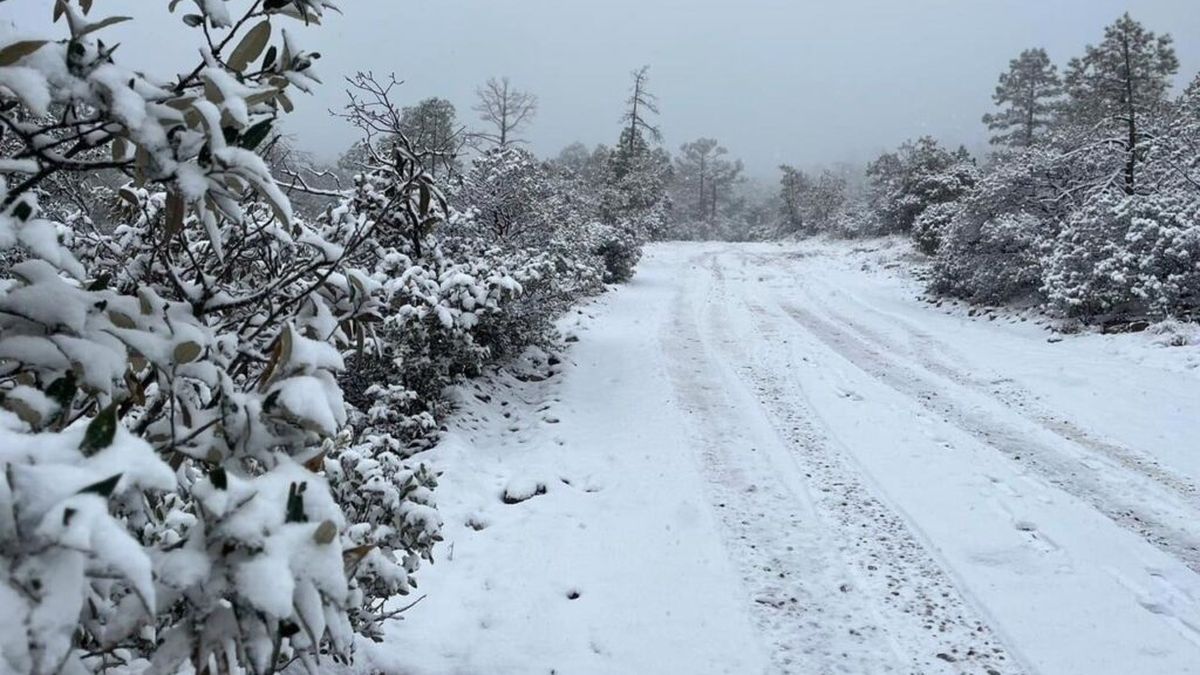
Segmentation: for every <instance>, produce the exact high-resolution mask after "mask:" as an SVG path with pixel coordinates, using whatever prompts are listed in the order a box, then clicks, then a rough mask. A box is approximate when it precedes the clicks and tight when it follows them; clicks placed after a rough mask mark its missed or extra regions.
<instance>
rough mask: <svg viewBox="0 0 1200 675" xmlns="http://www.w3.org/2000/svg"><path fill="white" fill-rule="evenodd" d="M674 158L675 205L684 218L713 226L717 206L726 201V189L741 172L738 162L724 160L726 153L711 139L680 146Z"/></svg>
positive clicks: (726, 151) (699, 139) (727, 152)
mask: <svg viewBox="0 0 1200 675" xmlns="http://www.w3.org/2000/svg"><path fill="white" fill-rule="evenodd" d="M679 152H680V154H679V156H678V157H676V158H675V175H676V186H677V190H678V192H679V198H678V200H677V203H678V204H679V205H680V208H681V209H682V210H683V213H684V215H687V216H690V217H692V218H694V219H696V220H697V221H699V222H706V223H709V224H711V223H713V222H714V221H715V220H716V218H717V211H718V206H719V205H720V204H722V203H725V202H727V201H728V200H729V190H730V188H731V187H733V185H734V184H735V183H737V181H738V179H739V178H740V177H741V173H742V162H741V160H733V161H730V160H728V159H726V158H725V156H726V155H727V154H729V151H728V150H726V149H725V148H724V147H723V146H722V145H721V144H720V142H719V141H717V139H715V138H698V139H696V140H694V141H692V142H691V143H684V144H683V145H682V146H680V148H679Z"/></svg>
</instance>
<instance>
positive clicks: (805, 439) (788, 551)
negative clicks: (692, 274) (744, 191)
mask: <svg viewBox="0 0 1200 675" xmlns="http://www.w3.org/2000/svg"><path fill="white" fill-rule="evenodd" d="M706 258H707V265H704V267H707V270H706V271H707V272H708V274H709V275H711V280H712V281H713V282H714V284H715V287H714V288H713V289H711V291H709V292H708V293H707V302H706V303H705V306H704V311H703V312H697V308H696V307H694V306H693V305H692V304H691V301H690V300H688V299H686V298H685V299H683V300H681V301H680V302H678V303H677V305H676V317H675V320H674V321H673V323H672V324H671V330H672V332H671V334H670V335H669V336H665V341H666V343H667V347H668V353H672V354H675V355H676V358H675V359H673V361H672V363H673V365H672V371H673V372H672V376H673V377H674V378H675V379H676V383H677V387H678V389H679V391H680V395H681V397H684V398H685V400H686V402H687V403H688V404H689V407H691V409H692V411H693V413H694V416H695V418H696V419H697V426H698V427H699V429H698V431H699V434H698V436H699V438H700V440H701V441H702V447H701V455H702V459H703V462H704V465H705V470H706V472H707V473H708V475H709V479H710V484H711V485H712V491H713V497H714V499H715V500H716V503H717V504H718V515H719V516H720V517H721V520H722V521H723V522H724V523H725V525H726V527H727V528H728V531H729V534H730V548H731V552H732V553H733V555H734V557H735V558H736V559H737V561H738V564H739V566H740V569H741V570H742V572H743V577H744V583H745V584H746V586H747V589H748V590H749V591H750V592H751V594H752V596H753V597H754V599H755V601H756V603H757V604H758V606H757V607H755V610H756V611H755V613H756V617H757V620H758V622H759V625H760V627H761V628H762V630H763V631H764V634H766V635H768V636H769V639H770V640H771V642H772V645H773V646H774V647H775V649H776V650H777V651H776V665H777V667H778V668H779V669H780V670H781V671H783V672H795V673H805V674H807V673H835V672H844V673H883V672H893V673H901V672H903V673H913V674H921V675H923V674H925V673H984V674H990V675H995V674H998V673H1010V672H1019V668H1018V667H1017V666H1016V665H1015V664H1014V663H1013V662H1012V660H1011V658H1010V657H1009V655H1008V654H1007V652H1006V650H1005V649H1004V648H1003V647H1002V646H1000V645H999V643H998V641H997V640H996V639H995V637H994V635H993V633H992V631H991V629H990V628H988V627H987V626H986V625H985V624H984V623H983V622H982V621H980V620H979V619H978V618H976V617H975V616H974V612H973V611H972V610H971V609H970V608H969V607H968V605H967V603H966V602H965V601H964V600H963V599H962V598H961V596H960V594H959V593H958V591H957V589H956V588H955V587H954V585H953V584H952V583H951V582H950V580H949V578H948V577H947V575H946V574H945V572H944V571H942V570H941V568H940V567H939V566H938V564H937V563H936V562H935V561H934V560H933V558H932V557H931V556H930V555H929V554H928V552H927V551H925V549H924V547H923V546H922V545H921V544H920V543H919V542H918V541H917V539H916V538H915V537H913V535H912V533H911V532H909V531H908V529H907V527H906V526H905V525H904V523H903V521H902V520H901V519H900V518H899V516H897V515H896V514H895V513H894V512H893V511H891V510H890V509H889V508H887V507H886V506H884V505H883V504H882V503H881V502H880V501H879V500H878V499H875V498H874V497H873V496H871V495H870V492H869V491H868V490H867V489H865V487H864V485H863V484H862V483H861V481H859V480H858V478H857V476H856V474H855V473H854V471H853V470H852V469H851V468H850V467H849V466H848V465H847V464H846V463H845V461H844V458H842V457H840V456H839V454H838V453H836V452H834V451H831V450H830V449H829V447H828V445H827V442H826V441H825V440H824V439H822V438H820V437H819V436H818V435H817V434H815V433H814V432H813V430H812V428H811V426H810V423H809V422H808V418H809V417H810V413H809V412H808V411H807V410H806V409H804V408H797V407H796V405H795V404H796V403H797V401H798V400H802V394H801V395H800V396H796V394H797V392H789V393H790V394H791V395H790V396H784V395H783V394H782V393H781V392H780V391H778V390H776V389H772V387H771V386H770V385H769V384H768V383H766V382H765V381H764V378H763V377H762V376H761V372H759V371H761V370H762V368H761V367H760V368H758V369H749V368H748V367H747V366H744V365H743V366H741V367H738V368H737V369H736V371H735V369H734V368H725V369H724V370H725V371H726V372H725V374H724V375H722V373H721V372H719V370H720V369H718V368H717V367H715V365H714V364H717V363H721V362H724V361H725V360H726V359H728V360H730V361H737V362H745V360H746V355H745V351H744V350H743V349H742V348H741V346H740V345H739V342H738V341H737V340H736V339H735V338H734V337H733V336H732V335H731V334H730V333H729V323H728V317H727V316H726V314H725V313H724V310H725V308H727V307H728V306H729V299H728V296H727V294H726V291H725V287H724V277H723V271H722V268H721V266H720V265H719V264H718V261H717V259H716V258H715V257H714V256H711V255H710V256H706ZM706 281H707V280H706ZM687 286H688V287H689V288H690V290H692V291H693V292H696V293H697V294H698V295H700V296H703V295H705V294H704V293H703V290H702V289H699V288H697V285H696V284H687ZM697 314H701V315H702V316H703V317H704V319H706V320H704V319H698V318H697ZM706 335H707V336H711V338H708V337H706ZM712 343H716V345H715V346H714V345H713V344H712ZM715 348H716V349H719V351H720V352H722V354H720V355H717V356H716V358H717V359H718V360H714V355H713V354H711V353H709V352H710V350H712V349H715ZM722 357H725V358H722ZM765 366H766V369H767V370H768V371H771V370H772V369H774V372H778V366H779V364H775V365H774V366H772V365H771V364H765ZM714 371H716V372H714ZM737 390H743V391H744V392H745V394H744V398H748V399H749V401H750V403H749V405H750V406H752V407H753V410H754V413H755V414H756V415H757V416H759V417H762V418H763V419H762V422H760V425H763V424H765V426H766V427H767V431H766V433H765V434H763V433H761V432H760V433H758V434H756V435H755V436H754V438H748V436H750V433H751V432H752V431H753V430H754V428H753V427H751V430H750V431H747V430H746V429H744V428H740V427H735V426H734V425H735V424H737V423H740V424H743V425H745V424H748V423H749V419H748V418H750V417H752V416H753V415H748V414H747V413H748V412H750V411H748V410H746V407H747V404H746V403H742V405H741V406H739V405H737V403H738V401H736V400H734V399H735V396H736V394H735V392H736V391H737ZM783 401H787V403H786V404H783V403H782V402H783ZM735 410H736V411H739V412H740V414H738V415H737V416H736V417H734V416H731V415H730V414H729V413H730V412H731V411H735ZM748 443H752V444H753V445H756V446H758V447H750V448H747V447H746V446H747V444H748ZM810 488H811V489H810ZM780 591H785V592H786V594H788V596H787V599H786V602H782V603H780V602H778V601H772V600H771V598H773V597H775V598H778V597H779V595H778V594H779V592H780ZM781 599H782V598H781ZM847 643H848V644H847ZM886 645H890V646H891V649H886V648H885V646H886Z"/></svg>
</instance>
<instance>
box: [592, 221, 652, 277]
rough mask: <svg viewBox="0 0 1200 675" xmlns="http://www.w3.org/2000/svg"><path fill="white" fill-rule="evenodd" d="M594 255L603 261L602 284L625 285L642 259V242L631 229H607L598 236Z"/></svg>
mask: <svg viewBox="0 0 1200 675" xmlns="http://www.w3.org/2000/svg"><path fill="white" fill-rule="evenodd" d="M596 253H597V254H599V255H600V258H601V260H603V261H604V283H607V284H620V283H625V282H626V281H629V280H630V279H632V278H633V273H634V272H635V271H636V268H637V264H638V261H639V260H641V259H642V241H641V239H640V238H639V237H638V236H637V235H636V234H635V233H634V232H633V231H631V229H626V228H623V227H608V228H605V231H604V232H603V233H602V234H601V236H600V242H599V246H598V248H597V249H596Z"/></svg>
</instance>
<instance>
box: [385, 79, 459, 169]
mask: <svg viewBox="0 0 1200 675" xmlns="http://www.w3.org/2000/svg"><path fill="white" fill-rule="evenodd" d="M400 128H401V129H402V130H403V131H404V135H405V136H406V137H407V138H408V141H409V143H411V144H412V146H413V147H414V148H419V149H420V150H422V151H424V152H425V153H427V154H428V155H429V156H430V161H428V162H426V164H427V165H428V167H429V171H430V173H432V174H434V175H435V176H436V175H437V174H438V173H439V172H441V173H444V174H447V175H452V174H457V173H460V169H461V167H460V162H459V161H458V154H459V152H460V151H461V150H462V145H463V133H462V129H461V128H460V127H459V126H458V121H457V111H456V110H455V109H454V104H453V103H451V102H450V101H447V100H446V99H444V98H437V97H433V98H427V99H425V100H423V101H420V102H419V103H417V104H416V105H414V106H409V107H407V108H404V110H403V112H402V113H401V117H400Z"/></svg>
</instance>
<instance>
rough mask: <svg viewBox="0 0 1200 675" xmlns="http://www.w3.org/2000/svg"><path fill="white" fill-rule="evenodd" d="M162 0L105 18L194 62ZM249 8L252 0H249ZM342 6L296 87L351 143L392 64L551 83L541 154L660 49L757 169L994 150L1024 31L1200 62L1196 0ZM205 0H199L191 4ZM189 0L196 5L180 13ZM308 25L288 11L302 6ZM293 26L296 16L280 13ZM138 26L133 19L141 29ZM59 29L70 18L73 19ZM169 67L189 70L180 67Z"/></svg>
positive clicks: (130, 53)
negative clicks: (1001, 95) (998, 99)
mask: <svg viewBox="0 0 1200 675" xmlns="http://www.w3.org/2000/svg"><path fill="white" fill-rule="evenodd" d="M166 4H167V3H166V2H165V0H97V2H96V3H95V9H94V10H93V12H95V13H96V14H98V15H107V14H130V15H133V16H135V17H136V19H137V20H136V21H135V22H131V23H129V24H125V25H124V26H119V27H115V28H112V29H108V30H106V31H105V36H106V37H111V38H116V39H118V40H119V41H120V42H122V45H123V46H122V48H121V50H120V51H119V52H118V54H119V55H120V56H121V58H122V63H125V64H128V65H132V66H135V67H142V68H146V69H148V70H149V71H150V72H153V73H155V74H165V73H166V72H167V71H165V70H164V66H170V67H171V68H175V69H182V68H183V67H184V66H185V64H194V63H195V59H196V56H195V55H196V51H195V50H196V46H197V45H198V42H195V41H194V39H195V38H198V35H196V36H192V35H190V31H189V30H187V29H185V28H184V27H183V26H182V24H180V23H179V18H178V15H176V16H172V15H169V14H168V13H167V11H166ZM234 4H235V6H236V5H238V4H241V3H234ZM51 5H52V2H51V0H6V1H4V2H0V20H6V21H11V22H13V23H15V24H16V25H17V26H18V27H19V28H31V29H35V30H43V29H46V28H49V27H50V23H49V18H50V17H49V15H50V6H51ZM340 5H341V9H342V11H343V12H344V15H343V16H338V15H331V16H330V17H329V18H328V20H327V21H326V25H325V26H323V27H321V28H317V29H312V30H306V29H300V30H298V32H299V33H302V34H303V37H302V39H301V45H302V46H303V47H305V48H307V49H310V50H317V51H320V52H322V54H323V58H322V60H321V61H320V62H319V63H318V65H317V72H318V73H319V74H320V76H321V77H322V79H323V80H324V81H325V86H324V87H321V88H319V89H318V91H317V92H316V95H315V96H312V97H307V96H303V95H297V96H294V97H293V98H294V100H296V102H297V111H296V113H294V114H293V115H291V116H289V117H288V122H287V127H286V129H287V131H289V132H291V133H294V134H295V135H296V136H297V137H298V143H299V145H300V146H301V147H302V148H303V149H307V150H309V151H312V152H314V153H315V154H316V155H317V156H318V157H320V158H322V159H330V158H333V157H335V156H336V155H337V154H338V153H340V152H341V151H342V150H343V149H345V148H346V147H347V146H348V145H349V144H350V143H351V142H353V141H354V140H355V139H356V134H355V132H354V130H353V129H350V128H349V127H347V126H345V125H344V124H342V123H341V122H339V121H337V120H334V119H331V118H330V117H329V115H328V112H327V111H328V110H329V109H330V108H334V107H339V106H340V105H341V104H342V102H343V101H344V88H343V86H342V78H343V77H344V76H345V75H348V74H351V73H353V72H354V71H356V70H368V69H369V70H374V71H375V72H376V73H377V74H384V73H389V72H395V73H396V75H397V76H398V77H399V78H400V79H403V80H405V82H406V84H405V86H404V87H403V89H402V90H401V91H400V100H401V102H403V103H411V102H415V101H417V100H419V99H421V98H424V97H428V96H441V97H444V98H448V99H450V100H451V101H452V102H454V103H455V105H456V106H458V110H459V117H460V120H463V121H466V122H468V123H470V124H474V123H475V114H474V113H473V112H472V111H471V110H470V107H471V106H472V105H473V102H474V100H473V99H474V89H475V87H476V86H477V85H478V84H479V83H481V82H482V81H483V80H485V79H487V77H489V76H492V75H496V76H501V75H507V76H509V77H510V78H511V79H512V81H513V84H514V85H515V86H516V87H518V88H521V89H527V90H529V91H532V92H534V93H536V94H537V95H538V97H539V98H540V110H539V112H538V115H537V118H536V119H535V120H534V123H533V125H532V126H531V127H530V129H529V130H528V132H527V133H526V136H527V138H528V139H529V141H530V147H531V149H533V150H534V151H535V152H537V153H539V154H541V155H553V154H556V153H557V152H558V151H559V150H560V149H561V148H562V147H563V146H565V145H567V144H569V143H571V142H573V141H576V140H578V141H583V142H585V143H587V144H589V145H592V144H595V143H599V142H604V143H610V144H611V143H612V142H613V141H614V140H615V139H616V137H617V134H618V132H619V127H618V119H619V117H620V115H621V112H622V102H623V99H624V97H625V96H626V92H627V88H628V85H629V71H631V70H633V69H634V68H636V67H638V66H640V65H643V64H649V65H650V66H651V89H652V91H653V92H654V93H656V94H658V96H659V98H660V102H661V106H662V116H661V119H660V122H661V125H662V129H663V132H664V134H665V136H666V145H667V147H668V148H670V149H671V150H672V152H674V151H675V150H676V149H677V147H678V146H679V144H680V143H682V142H684V141H687V140H691V139H694V138H696V137H700V136H712V137H715V138H718V139H720V140H721V141H722V142H723V143H724V144H725V145H726V147H728V148H729V150H730V152H731V153H732V154H733V155H734V156H737V157H741V158H742V159H743V160H744V161H745V162H746V165H747V169H748V171H749V172H750V173H751V174H753V175H757V176H760V177H770V176H772V175H773V171H774V169H775V167H776V165H778V164H780V163H782V162H788V163H792V164H797V165H801V166H806V167H812V166H818V165H824V164H833V163H837V162H842V161H848V162H861V161H865V160H867V159H870V158H871V157H872V156H874V155H875V154H877V153H878V152H880V151H882V150H884V149H888V148H891V147H893V146H895V145H897V144H898V143H899V142H900V141H903V140H904V139H906V138H909V137H915V136H918V135H921V134H932V135H935V136H937V137H939V138H941V139H943V140H945V141H947V142H949V143H955V144H957V143H965V144H967V145H968V147H970V148H972V149H976V150H978V149H981V148H983V147H984V144H985V142H986V137H987V136H986V130H985V129H984V128H983V126H982V124H981V123H980V121H979V119H980V117H981V116H982V115H983V113H985V112H987V111H989V110H990V109H991V99H990V97H991V93H992V90H993V88H994V85H995V81H996V77H997V76H998V74H999V73H1000V72H1001V71H1002V70H1004V69H1005V68H1006V66H1007V64H1008V61H1009V59H1011V58H1012V57H1014V56H1016V54H1017V53H1019V52H1020V51H1021V50H1022V49H1025V48H1028V47H1035V46H1040V47H1045V48H1046V49H1047V50H1048V51H1049V53H1050V56H1051V58H1052V59H1054V61H1055V62H1056V63H1058V64H1059V66H1060V68H1061V67H1062V66H1063V65H1065V63H1066V61H1067V59H1069V58H1070V57H1072V56H1075V55H1078V54H1080V53H1081V52H1082V50H1083V47H1084V45H1085V44H1088V43H1095V42H1098V41H1100V39H1101V38H1102V36H1103V28H1104V26H1106V25H1107V24H1109V23H1111V22H1112V21H1113V20H1114V19H1116V18H1117V17H1118V16H1120V14H1121V13H1122V12H1124V11H1130V12H1131V13H1132V14H1133V16H1134V18H1135V19H1138V20H1140V21H1142V22H1143V23H1144V24H1146V25H1147V27H1148V28H1150V29H1151V30H1153V31H1155V32H1159V33H1162V32H1168V33H1171V34H1172V35H1173V36H1174V37H1175V42H1176V49H1177V51H1178V54H1179V58H1180V62H1181V65H1182V67H1181V70H1180V76H1179V80H1180V82H1181V83H1182V82H1185V81H1187V80H1189V79H1190V78H1191V77H1192V76H1193V75H1194V74H1195V73H1196V72H1197V70H1200V12H1197V0H1134V1H1124V2H1123V1H1120V0H719V1H718V0H593V1H591V2H583V1H581V0H341V2H340ZM188 6H190V3H187V2H185V3H184V5H183V7H188ZM179 13H183V12H182V11H180V12H179ZM286 23H292V22H286ZM281 25H283V24H281ZM126 26H133V28H132V29H130V28H126ZM53 30H54V32H53V33H51V35H59V34H60V33H61V31H62V30H63V27H62V26H58V27H54V28H53ZM171 72H173V71H171Z"/></svg>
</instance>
